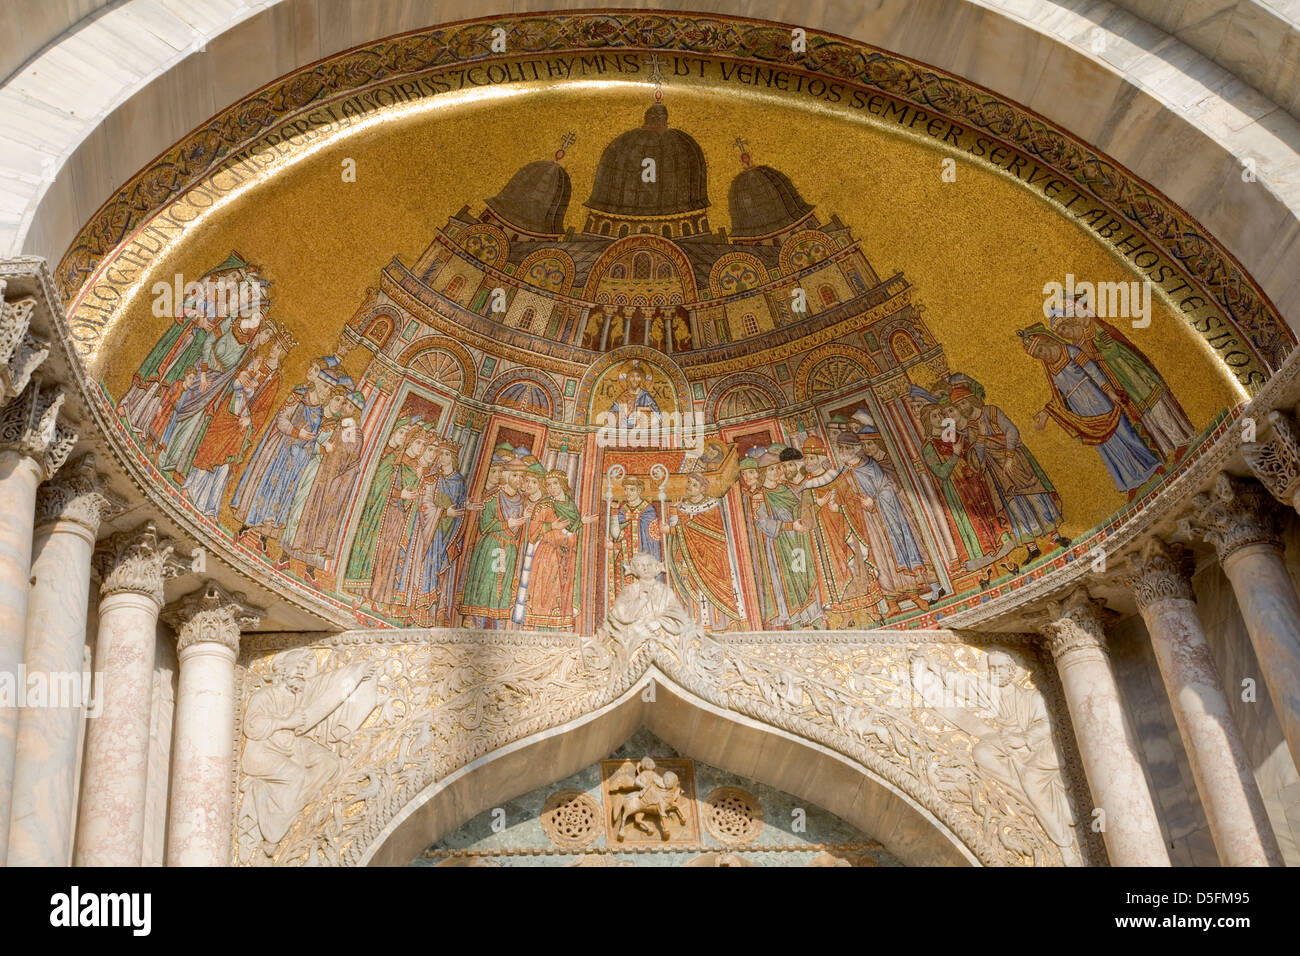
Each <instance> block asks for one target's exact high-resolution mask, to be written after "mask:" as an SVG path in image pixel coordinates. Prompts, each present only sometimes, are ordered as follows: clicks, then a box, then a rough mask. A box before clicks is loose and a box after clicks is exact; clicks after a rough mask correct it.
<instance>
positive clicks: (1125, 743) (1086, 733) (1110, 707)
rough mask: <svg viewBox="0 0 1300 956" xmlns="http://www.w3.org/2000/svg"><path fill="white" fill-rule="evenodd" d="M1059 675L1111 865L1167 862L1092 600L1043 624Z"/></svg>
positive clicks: (1149, 793) (1166, 855)
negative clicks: (1098, 811)
mask: <svg viewBox="0 0 1300 956" xmlns="http://www.w3.org/2000/svg"><path fill="white" fill-rule="evenodd" d="M1044 633H1045V634H1046V635H1047V636H1048V647H1049V648H1050V650H1051V651H1052V656H1053V657H1054V658H1055V660H1056V667H1057V671H1058V672H1059V673H1060V675H1061V687H1062V689H1063V690H1064V692H1065V700H1066V704H1067V706H1068V707H1069V709H1070V721H1071V723H1072V724H1073V725H1074V733H1075V737H1076V738H1077V739H1078V742H1079V754H1080V756H1081V757H1082V758H1083V770H1084V774H1085V775H1086V776H1087V778H1088V787H1089V789H1090V790H1091V791H1092V798H1093V800H1094V801H1095V802H1096V807H1097V808H1100V809H1101V810H1102V812H1103V814H1104V817H1103V818H1102V820H1103V823H1102V825H1103V827H1104V829H1103V830H1102V837H1103V839H1104V840H1105V841H1106V853H1107V855H1108V856H1109V857H1110V862H1111V865H1112V866H1169V853H1168V851H1167V850H1166V849H1165V843H1164V836H1163V834H1162V833H1161V830H1160V820H1159V818H1158V817H1157V816H1156V808H1155V804H1154V802H1153V801H1152V799H1151V790H1150V788H1149V787H1148V786H1147V779H1146V774H1145V773H1144V772H1143V770H1142V760H1141V758H1140V756H1139V750H1138V742H1137V735H1136V734H1135V733H1134V732H1133V728H1132V726H1131V725H1130V723H1129V719H1128V715H1127V714H1126V713H1125V711H1124V705H1123V702H1122V701H1121V699H1120V693H1119V685H1118V684H1116V682H1115V675H1114V673H1113V671H1112V670H1111V666H1110V658H1109V656H1108V655H1107V653H1106V647H1105V638H1104V632H1103V630H1102V625H1101V620H1100V617H1099V615H1098V614H1097V612H1096V611H1095V610H1094V609H1093V608H1092V607H1091V605H1090V603H1083V604H1079V605H1076V606H1075V607H1073V608H1071V609H1070V610H1069V611H1068V612H1067V614H1066V615H1063V616H1062V617H1060V618H1058V619H1057V620H1055V621H1052V622H1050V623H1049V624H1047V625H1046V626H1045V627H1044Z"/></svg>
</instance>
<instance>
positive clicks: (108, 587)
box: [94, 521, 188, 608]
mask: <svg viewBox="0 0 1300 956" xmlns="http://www.w3.org/2000/svg"><path fill="white" fill-rule="evenodd" d="M175 550H176V549H175V546H174V545H173V544H172V542H171V540H170V539H168V538H164V537H161V536H160V535H159V534H158V529H157V527H155V526H154V523H153V522H152V521H150V522H147V523H145V524H143V525H141V526H140V527H139V528H136V529H135V530H134V531H119V532H118V533H117V534H114V535H110V536H109V537H107V538H105V539H104V540H103V541H101V542H100V543H99V547H98V548H97V549H96V551H95V558H94V560H95V570H96V571H97V572H98V574H99V577H100V581H101V584H100V586H99V593H100V595H101V596H102V597H111V596H112V595H114V594H144V595H146V596H148V597H151V598H153V599H154V601H156V602H157V603H158V606H159V607H160V608H161V607H162V604H163V582H164V581H166V579H167V578H173V577H176V576H177V575H178V574H181V573H183V572H184V571H185V570H188V567H187V565H186V564H185V563H184V562H182V561H180V560H178V559H177V557H176V555H175Z"/></svg>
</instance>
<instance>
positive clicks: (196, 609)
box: [165, 581, 261, 866]
mask: <svg viewBox="0 0 1300 956" xmlns="http://www.w3.org/2000/svg"><path fill="white" fill-rule="evenodd" d="M260 614H261V612H260V611H258V610H256V609H254V608H250V607H249V606H248V605H247V602H246V601H245V600H244V596H243V595H242V594H233V595H232V594H228V593H226V592H225V591H224V590H222V588H221V587H220V586H219V585H217V584H216V583H215V582H212V581H209V582H207V583H206V584H205V585H204V586H203V587H202V588H200V589H199V590H197V591H195V592H194V593H193V594H189V595H187V596H186V597H184V598H182V599H181V600H180V601H179V602H177V604H176V605H175V606H174V607H173V608H169V609H168V610H167V613H166V615H165V618H166V620H167V621H168V622H169V623H171V624H173V626H175V627H176V628H177V639H176V654H177V658H178V660H179V662H180V679H179V683H178V686H177V689H176V737H175V740H174V741H173V744H172V777H171V781H172V785H171V796H170V799H169V800H168V817H167V865H168V866H229V865H230V864H231V863H232V859H233V858H232V855H231V833H232V831H233V816H234V800H233V793H232V790H231V787H232V785H233V775H234V760H235V753H234V746H235V744H234V737H235V658H236V657H238V655H239V632H240V629H241V628H242V627H253V626H256V624H257V623H258V621H259V620H260Z"/></svg>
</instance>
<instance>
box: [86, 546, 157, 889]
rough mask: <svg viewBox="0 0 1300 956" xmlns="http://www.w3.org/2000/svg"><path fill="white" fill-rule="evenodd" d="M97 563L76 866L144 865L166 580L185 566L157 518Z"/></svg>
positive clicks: (106, 549)
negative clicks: (93, 707)
mask: <svg viewBox="0 0 1300 956" xmlns="http://www.w3.org/2000/svg"><path fill="white" fill-rule="evenodd" d="M95 564H96V566H97V569H98V570H99V575H100V579H101V581H102V582H103V583H102V584H101V585H100V588H99V594H100V599H99V637H98V641H97V645H98V647H97V654H96V662H95V666H96V668H97V670H98V671H99V672H100V674H101V680H102V689H101V691H100V693H101V694H102V695H103V704H102V712H101V713H100V715H99V717H97V718H96V719H94V720H91V721H87V727H86V754H85V758H84V764H83V766H82V772H81V802H80V805H79V806H78V808H77V839H76V854H75V862H76V865H77V866H139V865H140V857H141V853H142V851H143V848H144V801H145V790H146V786H147V783H148V769H149V717H150V709H151V708H150V705H151V702H152V696H153V668H154V656H155V642H156V640H157V629H158V612H159V611H160V610H161V609H162V605H163V582H164V579H165V578H168V577H171V576H173V575H174V574H176V573H178V572H179V571H180V570H181V566H180V565H179V564H178V563H177V562H176V561H175V560H174V559H173V555H172V545H171V542H169V541H167V540H166V539H164V538H160V537H159V535H158V531H157V529H156V528H155V527H154V525H153V524H152V523H148V524H145V525H143V526H142V527H140V528H137V529H136V530H134V531H126V532H119V533H117V534H115V535H113V536H112V537H110V538H108V539H106V540H105V541H104V542H102V543H101V545H100V548H99V550H97V551H96V552H95Z"/></svg>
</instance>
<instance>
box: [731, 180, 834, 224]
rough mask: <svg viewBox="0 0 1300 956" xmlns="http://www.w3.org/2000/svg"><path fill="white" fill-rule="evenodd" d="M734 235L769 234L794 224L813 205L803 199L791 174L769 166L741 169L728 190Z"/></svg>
mask: <svg viewBox="0 0 1300 956" xmlns="http://www.w3.org/2000/svg"><path fill="white" fill-rule="evenodd" d="M727 205H728V207H729V208H730V210H731V234H732V235H733V236H770V235H771V234H772V233H774V232H780V231H781V230H782V229H785V228H787V227H789V226H792V225H794V224H795V223H796V222H798V221H799V220H800V219H802V218H803V217H804V216H806V215H808V213H810V212H812V210H813V207H812V206H810V205H809V204H808V203H806V202H804V198H803V197H802V196H800V195H799V190H797V189H795V188H794V183H792V182H790V177H789V176H787V175H786V174H785V173H783V172H781V171H780V170H776V169H773V168H772V167H771V166H751V167H749V168H748V169H743V170H741V172H740V175H738V176H737V177H736V178H735V179H733V180H732V181H731V190H730V191H729V192H728V193H727Z"/></svg>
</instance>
